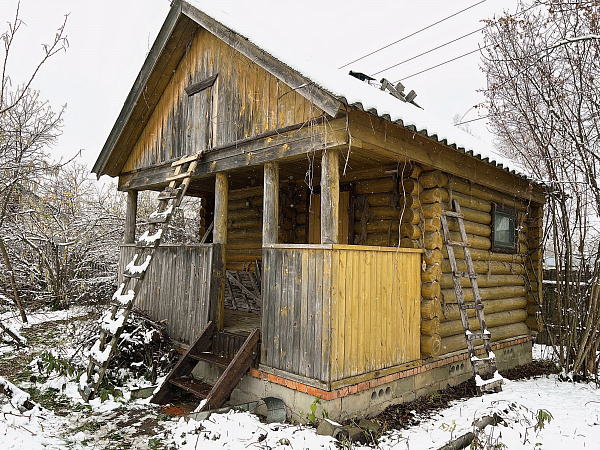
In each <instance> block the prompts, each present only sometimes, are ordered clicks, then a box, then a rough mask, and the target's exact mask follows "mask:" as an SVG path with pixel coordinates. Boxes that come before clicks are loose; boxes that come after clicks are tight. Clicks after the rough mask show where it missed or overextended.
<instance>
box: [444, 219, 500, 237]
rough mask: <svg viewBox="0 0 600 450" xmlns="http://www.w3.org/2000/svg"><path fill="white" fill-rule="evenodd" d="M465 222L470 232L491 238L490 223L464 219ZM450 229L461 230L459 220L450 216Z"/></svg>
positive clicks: (466, 229)
mask: <svg viewBox="0 0 600 450" xmlns="http://www.w3.org/2000/svg"><path fill="white" fill-rule="evenodd" d="M463 224H464V225H465V231H466V232H467V233H468V234H475V235H477V236H483V237H486V238H489V237H490V236H491V235H492V228H491V227H490V226H489V225H484V224H482V223H477V222H471V221H469V220H463ZM448 229H449V230H450V231H460V228H459V226H458V220H456V219H453V218H450V217H448Z"/></svg>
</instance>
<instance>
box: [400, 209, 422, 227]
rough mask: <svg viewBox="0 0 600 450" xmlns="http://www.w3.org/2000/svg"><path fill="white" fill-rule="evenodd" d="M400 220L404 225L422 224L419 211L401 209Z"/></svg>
mask: <svg viewBox="0 0 600 450" xmlns="http://www.w3.org/2000/svg"><path fill="white" fill-rule="evenodd" d="M400 219H401V220H402V223H412V224H418V223H420V222H421V214H419V210H418V209H412V208H402V209H400Z"/></svg>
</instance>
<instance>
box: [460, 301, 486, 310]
mask: <svg viewBox="0 0 600 450" xmlns="http://www.w3.org/2000/svg"><path fill="white" fill-rule="evenodd" d="M458 307H459V308H461V309H483V305H482V304H477V303H475V302H465V303H462V304H459V305H458Z"/></svg>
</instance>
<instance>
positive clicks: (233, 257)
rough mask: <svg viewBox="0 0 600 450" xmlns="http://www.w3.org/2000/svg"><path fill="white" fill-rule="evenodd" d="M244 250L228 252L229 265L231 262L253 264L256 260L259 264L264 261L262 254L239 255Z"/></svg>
mask: <svg viewBox="0 0 600 450" xmlns="http://www.w3.org/2000/svg"><path fill="white" fill-rule="evenodd" d="M242 251H243V250H231V251H227V263H228V264H229V263H230V262H249V263H252V262H254V261H256V260H258V261H259V262H260V261H261V260H262V253H254V254H245V253H239V252H242Z"/></svg>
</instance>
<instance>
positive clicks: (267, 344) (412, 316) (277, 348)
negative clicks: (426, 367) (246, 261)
mask: <svg viewBox="0 0 600 450" xmlns="http://www.w3.org/2000/svg"><path fill="white" fill-rule="evenodd" d="M264 257H265V260H264V266H263V273H264V279H263V314H262V344H261V345H262V346H261V349H262V354H261V361H262V363H263V364H265V365H267V366H269V367H272V368H275V369H280V370H285V371H286V372H290V373H294V374H296V375H300V376H302V377H306V378H311V379H316V380H318V381H321V382H323V383H339V382H342V383H343V381H344V380H349V379H353V378H355V377H357V376H360V375H363V374H366V373H371V372H375V371H378V370H381V369H385V368H389V367H394V366H398V365H401V364H404V363H408V362H411V361H416V360H418V359H419V357H420V352H419V297H420V293H419V290H420V282H419V278H418V277H415V276H410V274H411V273H413V274H414V273H418V271H419V270H420V251H419V250H412V249H410V250H409V249H404V250H402V249H394V248H377V247H364V246H347V245H305V246H298V245H294V246H285V245H273V246H268V247H266V248H265V249H264Z"/></svg>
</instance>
